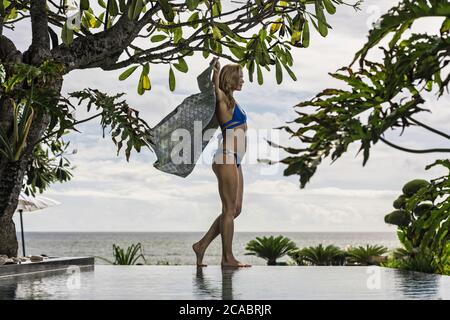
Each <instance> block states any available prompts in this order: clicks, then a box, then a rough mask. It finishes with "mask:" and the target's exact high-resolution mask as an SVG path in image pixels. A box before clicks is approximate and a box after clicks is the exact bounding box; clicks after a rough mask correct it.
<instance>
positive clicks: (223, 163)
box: [192, 58, 251, 267]
mask: <svg viewBox="0 0 450 320" xmlns="http://www.w3.org/2000/svg"><path fill="white" fill-rule="evenodd" d="M211 63H212V64H214V74H213V82H214V87H215V94H216V117H217V120H218V122H219V124H220V127H221V129H222V140H221V143H220V144H219V148H218V149H217V152H216V154H215V155H214V159H213V163H212V170H213V171H214V174H215V175H216V177H217V181H218V186H219V195H220V199H221V201H222V213H221V214H220V216H219V217H217V218H216V220H215V221H214V222H213V224H212V225H211V227H210V229H209V230H208V232H207V233H206V234H205V235H204V236H203V238H202V239H201V240H200V241H198V242H196V243H194V244H193V246H192V248H193V249H194V252H195V254H196V256H197V266H198V267H204V266H206V265H205V264H203V255H204V253H205V251H206V248H207V247H208V246H209V244H210V243H211V242H212V241H213V240H214V238H215V237H217V236H218V235H219V234H220V235H221V237H222V262H221V266H222V267H250V266H251V265H249V264H245V263H242V262H240V261H238V260H237V259H236V258H235V257H234V255H233V250H232V243H233V235H234V218H236V217H237V216H239V214H240V213H241V208H242V196H243V191H244V188H243V187H244V186H243V183H244V181H243V175H242V166H241V162H242V158H243V157H244V154H245V151H246V149H247V138H246V131H247V115H246V113H245V111H244V110H243V109H242V108H241V107H240V106H239V104H238V103H237V102H236V100H235V99H234V97H233V92H234V91H236V90H239V91H240V90H242V85H243V84H244V76H243V72H242V67H241V66H240V65H239V64H228V65H225V66H224V67H223V68H222V69H220V63H219V61H218V59H217V58H214V59H213V60H212V61H211Z"/></svg>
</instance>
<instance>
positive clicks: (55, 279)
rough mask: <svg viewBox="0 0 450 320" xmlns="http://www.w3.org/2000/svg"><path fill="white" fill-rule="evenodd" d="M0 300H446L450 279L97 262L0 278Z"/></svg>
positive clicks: (377, 270)
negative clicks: (48, 273)
mask: <svg viewBox="0 0 450 320" xmlns="http://www.w3.org/2000/svg"><path fill="white" fill-rule="evenodd" d="M0 299H82V300H85V299H88V300H92V299H94V300H95V299H151V300H178V299H183V300H184V299H194V300H197V299H199V300H201V299H224V300H230V299H236V300H247V299H249V300H250V299H252V300H310V299H332V300H344V299H345V300H347V299H370V300H372V299H450V277H448V276H440V275H433V274H424V273H418V272H408V271H402V270H396V269H389V268H381V267H348V266H347V267H339V266H335V267H326V266H323V267H304V266H274V267H269V266H253V267H251V268H244V269H223V270H222V269H221V268H220V266H208V267H206V268H202V269H200V268H199V269H197V268H196V267H195V266H155V265H152V266H111V265H96V266H95V271H91V272H78V271H77V269H76V267H73V268H70V269H68V270H67V273H65V274H60V275H54V276H46V277H42V276H39V275H35V276H24V277H15V278H11V277H6V278H0Z"/></svg>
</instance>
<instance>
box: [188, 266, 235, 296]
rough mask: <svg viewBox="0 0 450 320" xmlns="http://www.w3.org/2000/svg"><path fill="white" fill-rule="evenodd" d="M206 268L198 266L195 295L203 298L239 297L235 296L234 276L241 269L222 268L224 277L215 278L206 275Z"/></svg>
mask: <svg viewBox="0 0 450 320" xmlns="http://www.w3.org/2000/svg"><path fill="white" fill-rule="evenodd" d="M203 269H204V268H200V267H199V268H197V272H196V276H195V281H194V284H195V289H194V295H196V296H198V297H199V298H201V299H222V300H233V299H238V298H237V297H235V296H233V276H234V274H235V273H236V272H238V271H240V270H239V269H237V268H236V269H234V268H221V274H222V279H221V281H219V280H218V279H214V278H213V277H211V276H209V277H208V276H205V274H204V271H203Z"/></svg>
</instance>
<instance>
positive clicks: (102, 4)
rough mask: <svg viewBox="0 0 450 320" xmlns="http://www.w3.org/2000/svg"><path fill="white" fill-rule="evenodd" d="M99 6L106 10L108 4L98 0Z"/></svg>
mask: <svg viewBox="0 0 450 320" xmlns="http://www.w3.org/2000/svg"><path fill="white" fill-rule="evenodd" d="M98 4H99V5H100V7H102V8H104V9H106V3H105V1H103V0H98Z"/></svg>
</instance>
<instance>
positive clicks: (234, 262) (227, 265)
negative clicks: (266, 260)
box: [221, 258, 252, 268]
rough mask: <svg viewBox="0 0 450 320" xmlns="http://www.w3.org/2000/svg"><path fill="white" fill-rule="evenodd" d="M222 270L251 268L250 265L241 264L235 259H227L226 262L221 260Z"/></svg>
mask: <svg viewBox="0 0 450 320" xmlns="http://www.w3.org/2000/svg"><path fill="white" fill-rule="evenodd" d="M221 265H222V268H248V267H251V266H252V265H251V264H247V263H242V262H240V261H238V260H236V259H235V258H232V259H229V260H228V261H224V259H223V258H222V264H221Z"/></svg>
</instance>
